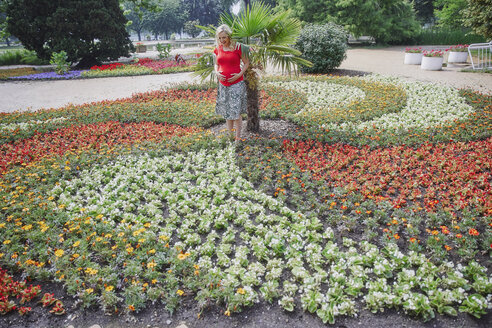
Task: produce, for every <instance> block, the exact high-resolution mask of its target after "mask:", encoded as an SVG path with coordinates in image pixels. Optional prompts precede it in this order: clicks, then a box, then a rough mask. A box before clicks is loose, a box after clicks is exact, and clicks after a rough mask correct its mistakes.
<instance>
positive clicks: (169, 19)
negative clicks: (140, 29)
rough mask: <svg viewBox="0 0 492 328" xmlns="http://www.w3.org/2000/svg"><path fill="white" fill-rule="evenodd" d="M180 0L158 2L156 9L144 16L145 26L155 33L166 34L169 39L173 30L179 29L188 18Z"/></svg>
mask: <svg viewBox="0 0 492 328" xmlns="http://www.w3.org/2000/svg"><path fill="white" fill-rule="evenodd" d="M181 5H182V4H181V2H180V1H179V0H166V1H160V2H158V3H156V9H155V10H153V11H147V12H146V13H145V14H144V16H143V20H144V27H145V29H146V30H149V31H150V32H152V33H153V34H154V35H159V34H164V35H165V36H166V38H167V39H168V38H169V36H170V34H171V33H172V32H177V31H179V30H180V29H181V28H182V27H183V24H184V22H185V20H186V14H187V13H186V11H183V9H182V7H181Z"/></svg>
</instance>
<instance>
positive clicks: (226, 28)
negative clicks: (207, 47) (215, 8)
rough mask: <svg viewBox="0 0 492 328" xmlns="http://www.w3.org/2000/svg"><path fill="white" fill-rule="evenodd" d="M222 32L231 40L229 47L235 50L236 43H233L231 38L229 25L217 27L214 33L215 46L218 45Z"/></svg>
mask: <svg viewBox="0 0 492 328" xmlns="http://www.w3.org/2000/svg"><path fill="white" fill-rule="evenodd" d="M222 32H224V33H225V34H227V36H228V37H229V39H231V47H232V48H235V47H236V41H234V40H233V39H232V38H231V35H232V29H231V28H230V27H229V25H226V24H222V25H220V26H219V27H217V30H216V31H215V46H216V47H218V46H219V45H220V42H219V34H220V33H222Z"/></svg>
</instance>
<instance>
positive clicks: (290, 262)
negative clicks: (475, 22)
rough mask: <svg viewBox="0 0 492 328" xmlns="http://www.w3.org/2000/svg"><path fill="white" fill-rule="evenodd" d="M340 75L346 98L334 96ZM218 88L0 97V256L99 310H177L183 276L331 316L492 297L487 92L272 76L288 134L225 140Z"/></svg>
mask: <svg viewBox="0 0 492 328" xmlns="http://www.w3.org/2000/svg"><path fill="white" fill-rule="evenodd" d="M118 69H119V68H116V69H115V70H118ZM340 87H343V88H344V90H346V92H347V93H349V94H348V95H347V96H348V97H349V98H351V99H350V100H347V98H345V97H341V98H339V97H335V96H334V97H331V95H330V93H333V92H340V91H337V90H340V89H339V88H340ZM301 91H302V92H301ZM215 93H216V90H215V89H212V88H208V87H199V86H197V87H192V86H189V88H188V89H183V88H175V89H172V90H169V91H156V92H148V93H144V94H138V95H134V96H132V97H130V98H127V99H120V100H116V101H106V102H99V103H92V104H86V105H82V106H67V107H64V108H60V109H56V110H53V109H52V110H45V111H39V112H34V113H14V114H4V115H0V124H1V125H0V126H1V127H2V129H1V130H0V133H1V138H0V140H1V146H0V163H1V180H0V202H1V204H0V208H1V211H2V216H3V217H4V218H5V220H3V221H2V222H0V265H1V266H2V267H4V268H8V269H9V270H19V271H21V272H23V273H24V275H25V276H29V277H31V278H37V279H49V280H51V281H56V282H61V283H63V285H64V287H65V289H66V292H67V293H68V294H70V295H74V296H75V297H76V298H77V299H78V300H79V301H80V302H79V305H80V306H81V307H82V308H87V307H89V306H91V305H97V306H99V307H101V308H103V309H104V311H105V312H107V313H114V312H115V311H116V310H117V311H118V312H129V313H131V312H134V311H140V310H142V309H144V308H145V307H146V305H147V304H148V303H149V302H156V301H159V302H163V304H164V306H165V307H166V309H168V310H169V311H173V310H174V309H175V308H176V307H177V306H178V305H179V304H180V302H181V301H182V299H183V298H184V297H185V296H190V297H191V298H193V299H195V300H196V301H197V302H198V304H199V306H200V307H202V308H205V307H206V306H207V305H208V304H212V303H216V304H218V306H219V307H220V308H221V309H222V311H223V313H224V314H225V315H231V313H233V312H238V311H241V310H243V309H244V308H246V307H249V306H251V305H253V304H256V303H258V302H269V303H276V304H279V305H280V306H281V307H283V308H284V309H285V310H286V311H293V310H294V308H296V307H298V308H300V309H302V310H304V311H308V312H310V313H315V314H316V315H317V316H319V317H320V319H321V320H322V321H323V322H329V323H334V322H335V320H336V319H337V318H339V317H341V316H346V315H347V316H352V315H356V314H357V313H358V312H360V311H361V309H362V308H366V309H369V310H370V311H372V312H374V313H376V312H381V311H384V309H386V308H396V309H398V310H402V311H403V312H405V313H408V314H410V315H414V316H418V317H420V318H422V319H423V320H430V319H432V318H433V317H434V316H435V315H436V314H448V315H456V314H457V313H458V311H460V312H465V313H470V314H471V315H475V316H477V317H480V316H482V315H483V314H486V313H488V311H490V309H489V308H490V304H491V300H490V299H491V295H492V278H491V275H490V269H489V268H488V266H487V265H486V261H488V260H489V256H490V254H491V245H490V240H491V238H492V235H491V221H490V218H491V216H492V212H490V208H492V204H491V203H490V183H491V181H492V177H491V171H490V167H491V166H492V162H491V160H490V158H492V153H491V149H492V135H491V133H490V131H491V130H490V122H491V120H490V117H491V116H490V113H491V109H492V106H491V104H492V99H491V97H490V96H487V95H480V94H477V93H470V92H467V91H460V92H457V91H454V90H450V89H449V90H448V89H445V88H443V89H441V87H438V86H430V85H424V84H419V83H413V84H412V83H408V84H407V83H406V82H405V83H404V82H401V81H399V80H393V79H386V78H383V77H371V78H364V79H359V78H354V79H349V78H343V79H340V78H331V77H312V78H308V79H300V81H289V80H287V79H282V80H281V81H273V82H270V83H268V84H267V85H266V86H265V88H264V90H262V91H261V95H262V99H261V100H262V101H261V107H262V110H263V112H262V115H263V116H264V117H277V118H278V117H283V118H285V119H289V120H292V121H294V122H297V123H298V125H299V128H298V131H297V132H296V134H295V135H293V136H291V137H290V138H286V139H264V138H257V139H252V140H248V141H244V142H242V143H240V144H239V145H237V146H233V145H231V144H230V143H228V142H227V141H226V140H225V139H216V138H215V137H214V136H212V135H211V133H210V132H206V131H204V130H203V129H202V128H203V127H207V126H210V125H211V124H214V123H215V122H221V119H220V118H218V117H216V116H215V114H214V104H215ZM316 93H318V94H325V95H327V96H330V97H331V98H330V102H327V103H324V102H323V101H324V98H325V97H321V99H320V98H319V97H318V98H316V97H314V94H316ZM436 93H437V95H435V94H436ZM441 93H444V94H445V97H446V100H445V101H443V100H442V98H441V97H442V96H440V95H439V94H441ZM418 94H420V98H419V96H418ZM354 104H358V106H356V105H354ZM369 104H371V105H373V106H374V107H373V109H372V112H370V113H366V112H369V110H367V108H368V107H366V106H369ZM351 106H352V107H351ZM343 108H344V109H347V108H350V109H352V113H349V114H347V113H343V111H342V109H343ZM411 111H413V112H417V113H416V114H415V115H417V116H413V117H421V118H420V119H419V120H420V121H418V122H414V121H412V119H411V117H412V116H411V114H410V112H411ZM434 111H437V112H438V113H434ZM318 112H322V115H319V114H318ZM425 112H427V113H428V114H427V116H425ZM394 115H398V116H400V117H401V120H400V121H397V120H392V119H391V118H390V117H393V116H394ZM418 115H420V116H418ZM313 117H314V118H313ZM355 117H358V119H357V120H356V119H355ZM425 117H427V118H428V120H429V122H425V119H424V118H425ZM440 117H441V119H440ZM334 122H338V124H334ZM342 122H343V123H342ZM368 122H372V123H370V124H372V127H371V128H369V127H364V126H361V127H360V130H359V125H360V124H367V123H368ZM172 123H179V124H180V126H178V125H176V124H172ZM424 123H427V125H425V124H424ZM323 124H325V126H324V127H322V126H321V125H323ZM326 124H331V125H333V126H336V125H339V126H342V125H343V124H346V125H347V126H351V127H352V128H350V129H349V128H340V129H338V130H336V131H337V132H336V133H335V132H333V131H335V130H330V129H331V125H330V129H329V128H327V126H326ZM385 124H387V125H385ZM344 129H345V130H344ZM371 129H372V130H371ZM418 129H424V131H426V133H427V134H419V135H414V134H415V131H416V130H418ZM472 133H475V135H473V134H472ZM431 136H436V138H432V137H431ZM376 137H378V138H376ZM355 138H358V139H355ZM304 139H305V140H304ZM351 139H352V140H351ZM451 139H453V140H451ZM442 140H445V141H446V143H443V142H441V141H442ZM324 141H329V142H324ZM345 141H346V142H345ZM369 141H370V142H369ZM406 141H411V142H409V143H408V144H407V145H401V144H402V143H405V142H406ZM368 143H370V147H369V146H367V145H366V146H360V145H359V144H368ZM484 264H485V265H484ZM191 298H190V299H191Z"/></svg>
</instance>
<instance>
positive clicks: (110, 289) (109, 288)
mask: <svg viewBox="0 0 492 328" xmlns="http://www.w3.org/2000/svg"><path fill="white" fill-rule="evenodd" d="M113 289H114V287H113V286H107V287H106V291H107V292H110V291H112V290H113Z"/></svg>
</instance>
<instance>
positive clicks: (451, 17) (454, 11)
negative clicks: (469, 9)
mask: <svg viewBox="0 0 492 328" xmlns="http://www.w3.org/2000/svg"><path fill="white" fill-rule="evenodd" d="M466 2H467V0H437V1H435V3H434V7H435V8H436V9H435V10H434V14H435V15H436V17H437V19H438V21H437V24H438V25H439V26H441V27H447V28H452V29H457V28H460V27H462V26H463V9H465V8H466Z"/></svg>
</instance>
